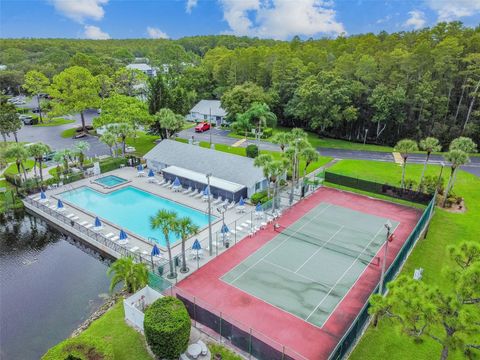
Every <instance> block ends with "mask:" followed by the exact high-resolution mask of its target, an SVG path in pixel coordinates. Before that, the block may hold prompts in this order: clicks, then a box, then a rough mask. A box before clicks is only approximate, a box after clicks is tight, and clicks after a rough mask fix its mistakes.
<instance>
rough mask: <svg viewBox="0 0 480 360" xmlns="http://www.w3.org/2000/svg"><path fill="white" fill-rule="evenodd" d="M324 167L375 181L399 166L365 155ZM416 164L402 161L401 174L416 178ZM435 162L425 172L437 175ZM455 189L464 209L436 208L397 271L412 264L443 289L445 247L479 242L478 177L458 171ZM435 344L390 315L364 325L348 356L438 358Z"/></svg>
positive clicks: (395, 177)
mask: <svg viewBox="0 0 480 360" xmlns="http://www.w3.org/2000/svg"><path fill="white" fill-rule="evenodd" d="M329 171H332V172H334V173H338V174H342V175H348V176H353V177H358V178H362V179H366V180H373V181H379V182H384V183H389V184H393V185H398V184H399V182H400V178H401V171H402V168H401V167H400V166H398V165H397V164H393V163H383V162H374V161H366V160H342V161H340V162H339V163H337V164H335V165H333V166H332V167H331V168H330V169H329ZM421 171H422V165H416V164H410V165H407V175H406V178H407V179H415V180H416V181H417V182H418V181H419V179H420V175H421ZM439 171H440V167H439V166H434V165H431V166H429V167H428V170H427V175H430V176H438V174H439ZM449 172H450V169H449V168H448V167H446V168H445V169H444V176H443V180H444V183H446V182H447V181H448V176H449ZM454 192H455V194H457V195H459V196H462V197H464V199H465V205H466V208H467V211H466V212H465V213H460V214H458V213H457V214H456V213H450V212H448V211H446V210H443V209H441V208H438V207H437V208H436V211H435V215H434V217H433V219H432V222H431V225H430V228H429V231H428V236H427V238H426V239H425V240H420V241H419V242H418V243H417V245H416V247H415V249H414V251H413V252H412V254H411V255H410V257H409V258H408V260H407V261H406V263H405V266H404V268H403V270H402V273H403V274H406V275H408V276H413V272H414V270H415V269H416V268H420V267H422V268H423V269H424V270H425V271H424V273H423V279H422V281H425V282H427V283H429V284H435V285H436V286H438V287H439V288H441V289H443V290H448V287H449V281H448V280H447V279H446V278H445V276H444V274H443V272H442V269H443V267H444V266H445V265H453V264H452V263H451V262H450V261H449V260H448V259H447V256H446V251H447V246H449V245H456V244H459V243H460V242H462V241H465V240H468V241H476V242H480V237H479V236H478V234H479V233H480V223H479V222H478V219H479V218H480V179H479V178H478V177H475V176H474V175H472V174H469V173H467V172H464V171H460V172H459V173H458V176H457V181H456V183H455V188H454ZM440 352H441V346H440V345H439V344H438V343H436V342H435V341H433V340H431V339H430V338H425V341H423V342H421V343H418V344H417V343H414V341H413V340H412V339H411V338H409V337H407V336H406V335H404V334H401V333H400V327H399V326H398V325H394V324H393V323H392V322H391V321H390V320H388V319H384V320H382V321H380V323H379V326H378V327H377V328H373V327H369V328H368V330H367V331H366V333H365V334H364V336H363V338H362V339H361V340H360V342H359V344H358V345H357V347H356V348H355V350H354V351H353V353H352V355H351V357H350V358H351V359H354V360H357V359H358V360H360V359H379V360H384V359H386V358H388V359H389V360H400V359H402V360H403V359H436V358H439V357H440ZM464 358H465V357H464V355H463V354H462V353H460V352H459V351H455V352H454V351H452V352H451V353H450V356H449V359H464Z"/></svg>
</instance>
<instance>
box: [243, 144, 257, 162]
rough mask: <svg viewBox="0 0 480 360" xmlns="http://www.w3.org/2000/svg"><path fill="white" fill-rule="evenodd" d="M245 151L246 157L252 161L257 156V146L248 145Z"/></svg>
mask: <svg viewBox="0 0 480 360" xmlns="http://www.w3.org/2000/svg"><path fill="white" fill-rule="evenodd" d="M245 150H246V153H247V157H249V158H252V159H254V158H256V157H257V156H258V146H257V145H253V144H250V145H248V146H247V148H246V149H245Z"/></svg>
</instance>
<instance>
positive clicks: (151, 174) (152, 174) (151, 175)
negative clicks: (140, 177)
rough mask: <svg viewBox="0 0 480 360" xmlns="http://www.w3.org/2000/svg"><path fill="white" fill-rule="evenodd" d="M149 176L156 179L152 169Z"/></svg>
mask: <svg viewBox="0 0 480 360" xmlns="http://www.w3.org/2000/svg"><path fill="white" fill-rule="evenodd" d="M148 176H149V177H154V176H155V173H154V172H153V170H152V169H150V171H149V172H148Z"/></svg>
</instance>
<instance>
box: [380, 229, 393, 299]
mask: <svg viewBox="0 0 480 360" xmlns="http://www.w3.org/2000/svg"><path fill="white" fill-rule="evenodd" d="M384 226H385V228H386V229H387V237H386V238H385V252H384V254H383V262H382V275H381V276H380V295H382V293H383V280H384V278H385V268H386V266H387V254H388V242H389V241H390V232H391V231H392V223H391V222H390V220H387V222H386V223H385V224H384Z"/></svg>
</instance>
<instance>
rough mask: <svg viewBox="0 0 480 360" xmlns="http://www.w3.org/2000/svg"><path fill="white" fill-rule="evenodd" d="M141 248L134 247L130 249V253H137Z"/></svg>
mask: <svg viewBox="0 0 480 360" xmlns="http://www.w3.org/2000/svg"><path fill="white" fill-rule="evenodd" d="M139 249H140V248H139V247H138V246H134V247H132V248H130V251H131V252H137V251H138V250H139Z"/></svg>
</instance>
